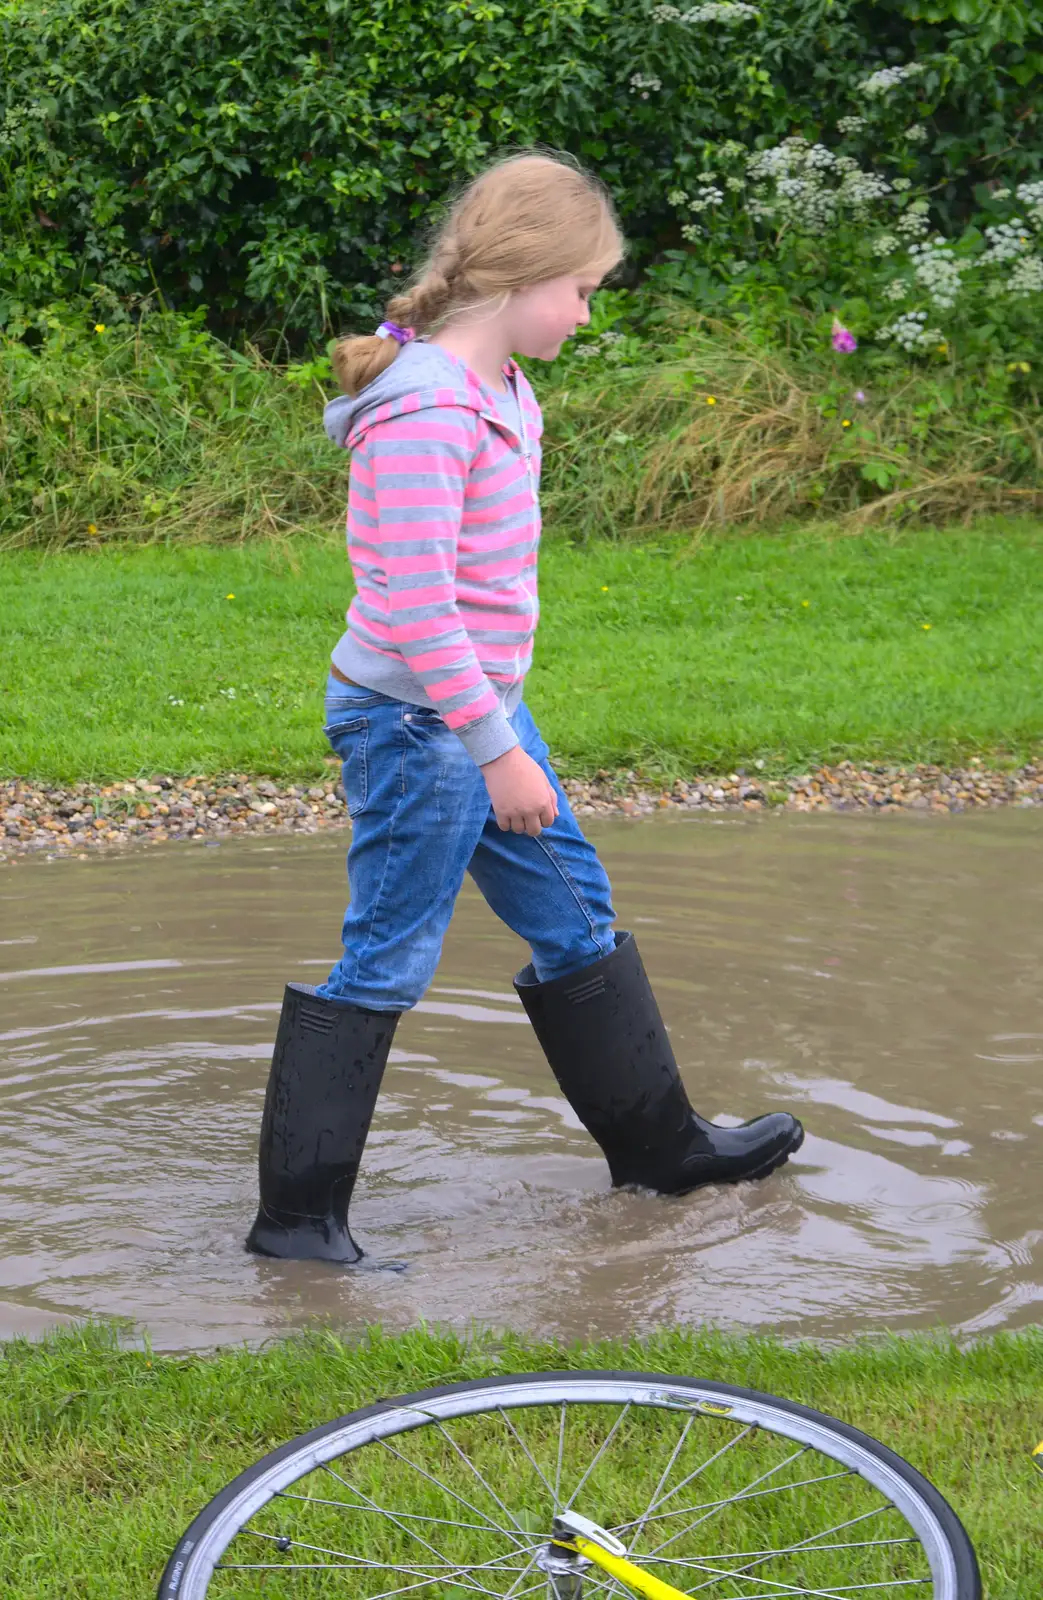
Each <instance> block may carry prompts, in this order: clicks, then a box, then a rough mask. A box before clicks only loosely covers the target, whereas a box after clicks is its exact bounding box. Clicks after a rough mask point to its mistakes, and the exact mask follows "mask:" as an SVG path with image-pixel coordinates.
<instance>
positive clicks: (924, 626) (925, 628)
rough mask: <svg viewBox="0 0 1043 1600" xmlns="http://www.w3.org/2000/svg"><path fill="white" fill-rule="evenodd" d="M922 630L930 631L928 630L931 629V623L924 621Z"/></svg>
mask: <svg viewBox="0 0 1043 1600" xmlns="http://www.w3.org/2000/svg"><path fill="white" fill-rule="evenodd" d="M923 631H924V633H930V631H931V624H930V623H929V622H925V623H924V625H923Z"/></svg>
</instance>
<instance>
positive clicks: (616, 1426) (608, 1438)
mask: <svg viewBox="0 0 1043 1600" xmlns="http://www.w3.org/2000/svg"><path fill="white" fill-rule="evenodd" d="M629 1411H630V1401H629V1400H628V1401H627V1403H626V1405H625V1406H624V1407H623V1409H622V1411H621V1412H620V1413H619V1416H618V1417H617V1418H616V1420H615V1422H614V1423H613V1424H612V1426H611V1428H610V1429H609V1430H608V1433H607V1434H606V1435H605V1437H604V1439H603V1440H602V1441H601V1444H600V1446H599V1447H598V1452H597V1454H596V1455H595V1457H594V1459H593V1461H592V1462H591V1463H590V1466H589V1467H588V1468H587V1470H586V1472H585V1473H584V1474H583V1476H582V1478H581V1479H580V1480H579V1482H578V1483H577V1485H576V1487H575V1488H574V1489H573V1491H572V1493H571V1494H570V1495H569V1497H568V1499H567V1500H566V1502H565V1504H564V1505H563V1506H562V1508H561V1509H562V1510H563V1511H568V1509H569V1507H570V1506H571V1505H572V1503H573V1501H574V1500H575V1498H576V1496H577V1495H578V1494H579V1492H580V1490H581V1489H582V1487H583V1485H584V1484H585V1483H586V1481H587V1479H588V1478H589V1477H590V1474H591V1473H592V1472H593V1471H594V1468H595V1467H596V1466H597V1464H598V1462H599V1461H600V1460H601V1457H602V1456H603V1455H604V1454H605V1451H606V1450H607V1449H608V1447H609V1445H610V1444H611V1443H612V1441H613V1439H614V1438H615V1437H616V1434H617V1433H618V1432H619V1430H620V1428H621V1427H622V1426H623V1423H624V1422H625V1420H626V1418H627V1415H628V1414H629ZM554 1509H555V1511H557V1509H558V1505H557V1501H555V1505H554Z"/></svg>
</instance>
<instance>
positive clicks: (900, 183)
mask: <svg viewBox="0 0 1043 1600" xmlns="http://www.w3.org/2000/svg"><path fill="white" fill-rule="evenodd" d="M912 186H913V180H912V178H892V179H891V188H892V189H893V190H894V192H895V194H905V191H906V190H907V189H911V188H912Z"/></svg>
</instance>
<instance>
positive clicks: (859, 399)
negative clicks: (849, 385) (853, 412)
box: [855, 389, 866, 406]
mask: <svg viewBox="0 0 1043 1600" xmlns="http://www.w3.org/2000/svg"><path fill="white" fill-rule="evenodd" d="M865 403H866V392H865V390H864V389H856V390H855V404H856V405H859V406H864V405H865Z"/></svg>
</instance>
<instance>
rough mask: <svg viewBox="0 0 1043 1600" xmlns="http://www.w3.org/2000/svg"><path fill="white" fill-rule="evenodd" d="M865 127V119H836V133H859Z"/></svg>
mask: <svg viewBox="0 0 1043 1600" xmlns="http://www.w3.org/2000/svg"><path fill="white" fill-rule="evenodd" d="M865 125H866V119H865V117H838V118H837V132H838V133H860V132H861V131H862V129H863V128H864V127H865Z"/></svg>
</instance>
